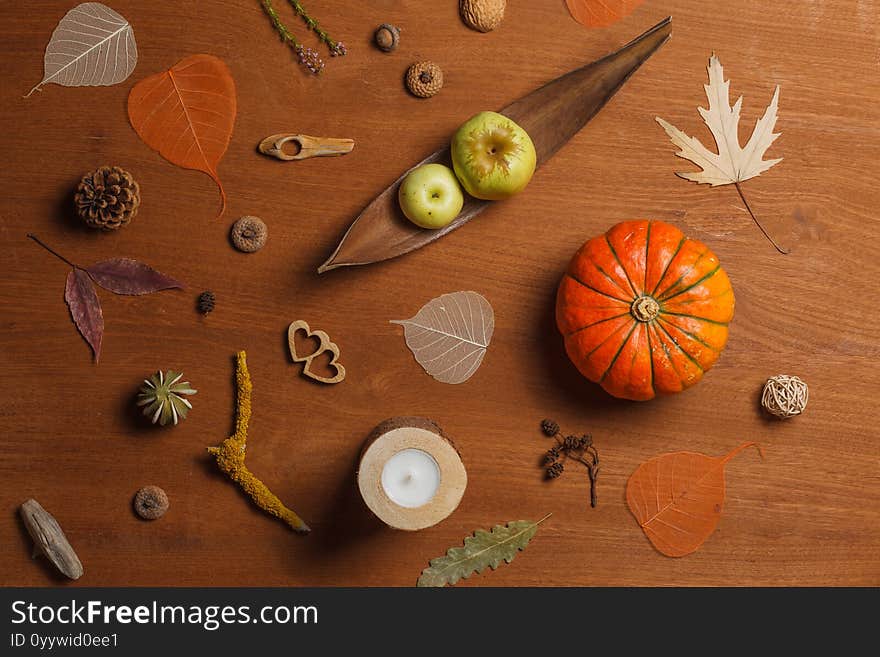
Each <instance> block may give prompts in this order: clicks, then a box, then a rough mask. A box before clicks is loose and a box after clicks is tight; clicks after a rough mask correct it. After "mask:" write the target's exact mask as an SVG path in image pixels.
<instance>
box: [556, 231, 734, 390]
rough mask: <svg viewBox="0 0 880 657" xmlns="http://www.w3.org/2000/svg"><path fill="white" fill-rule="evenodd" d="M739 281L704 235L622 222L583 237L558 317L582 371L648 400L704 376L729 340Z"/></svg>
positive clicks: (558, 306)
mask: <svg viewBox="0 0 880 657" xmlns="http://www.w3.org/2000/svg"><path fill="white" fill-rule="evenodd" d="M733 306H734V299H733V289H732V288H731V286H730V279H729V278H728V277H727V274H726V273H725V272H724V270H723V269H722V268H721V265H720V264H719V263H718V258H717V257H716V256H715V254H714V253H712V251H710V250H709V248H708V247H706V245H705V244H703V243H702V242H699V241H697V240H692V239H689V238H687V237H685V236H684V234H683V233H682V232H681V231H680V230H679V229H678V228H676V227H675V226H671V225H670V224H667V223H664V222H662V221H647V220H637V221H625V222H623V223H620V224H617V225H616V226H614V227H612V228H611V229H610V230H609V231H608V232H607V233H605V234H604V235H600V236H599V237H595V238H593V239H591V240H590V241H589V242H587V243H586V244H584V245H583V246H582V247H581V248H580V250H578V252H577V253H576V254H575V255H574V258H572V260H571V264H569V266H568V270H567V271H566V273H565V276H564V277H563V279H562V282H561V283H560V284H559V291H558V294H557V297H556V324H557V326H558V327H559V330H560V332H561V333H562V335H563V336H564V337H565V350H566V351H567V352H568V357H569V358H570V359H571V361H572V362H573V363H574V364H575V366H577V368H578V369H579V370H580V372H581V374H583V375H584V376H585V377H587V378H588V379H590V380H591V381H595V382H596V383H599V384H600V385H601V386H602V387H603V388H605V390H606V391H608V392H609V393H610V394H612V395H614V396H615V397H622V398H624V399H634V400H638V401H641V400H646V399H652V398H653V397H654V396H655V395H657V394H669V393H674V392H681V391H682V390H684V389H685V388H689V387H690V386H692V385H694V384H695V383H696V382H697V381H699V380H700V379H701V378H702V376H703V373H704V372H705V371H707V370H708V369H709V368H710V367H712V365H714V364H715V361H716V360H717V359H718V356H719V355H720V354H721V350H722V349H723V348H724V343H725V342H727V325H728V324H729V323H730V321H731V320H732V319H733Z"/></svg>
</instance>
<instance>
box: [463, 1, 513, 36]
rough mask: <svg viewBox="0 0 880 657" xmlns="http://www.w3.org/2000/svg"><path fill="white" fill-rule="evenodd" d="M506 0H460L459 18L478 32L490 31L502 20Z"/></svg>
mask: <svg viewBox="0 0 880 657" xmlns="http://www.w3.org/2000/svg"><path fill="white" fill-rule="evenodd" d="M506 8H507V0H460V2H459V3H458V9H459V13H461V20H463V21H464V23H465V25H467V26H468V27H469V28H471V29H473V30H477V31H478V32H491V31H492V30H494V29H495V28H496V27H498V26H499V25H501V21H502V20H504V10H505V9H506Z"/></svg>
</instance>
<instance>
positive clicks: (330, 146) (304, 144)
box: [257, 132, 354, 162]
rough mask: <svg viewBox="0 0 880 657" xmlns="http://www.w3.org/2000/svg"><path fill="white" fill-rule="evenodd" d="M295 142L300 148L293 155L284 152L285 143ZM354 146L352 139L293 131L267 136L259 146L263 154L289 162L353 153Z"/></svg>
mask: <svg viewBox="0 0 880 657" xmlns="http://www.w3.org/2000/svg"><path fill="white" fill-rule="evenodd" d="M287 142H293V143H294V144H296V145H297V147H298V148H299V150H298V151H297V152H296V153H295V154H293V155H291V154H289V153H285V152H284V144H286V143H287ZM353 148H354V140H352V139H335V138H333V137H310V136H309V135H297V134H294V133H291V132H282V133H280V134H277V135H272V136H271V137H266V138H265V139H264V140H263V141H261V142H260V145H259V146H258V147H257V150H259V151H260V152H261V153H262V154H263V155H269V156H270V157H275V158H278V159H279V160H284V161H285V162H289V161H291V160H307V159H308V158H310V157H335V156H337V155H345V154H346V153H351V151H352V149H353Z"/></svg>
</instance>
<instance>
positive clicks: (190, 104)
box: [128, 55, 236, 214]
mask: <svg viewBox="0 0 880 657" xmlns="http://www.w3.org/2000/svg"><path fill="white" fill-rule="evenodd" d="M235 112H236V99H235V82H234V81H233V79H232V74H231V73H230V72H229V68H227V66H226V64H224V63H223V61H222V60H221V59H218V58H217V57H214V56H212V55H192V56H191V57H187V58H185V59H182V60H181V61H179V62H178V63H177V64H175V65H174V66H172V67H171V68H170V69H168V70H167V71H163V72H161V73H157V74H155V75H151V76H150V77H148V78H145V79H143V80H141V81H140V82H138V83H137V84H136V85H135V86H134V88H133V89H132V90H131V93H130V94H129V96H128V118H129V121H131V125H132V127H133V128H134V129H135V132H137V133H138V135H139V136H140V138H141V139H143V140H144V143H146V144H147V146H149V147H150V148H152V149H154V150H157V151H159V154H160V155H161V156H162V157H164V158H165V159H166V160H168V161H169V162H171V163H172V164H176V165H178V166H181V167H183V168H185V169H196V170H197V171H204V172H205V173H207V174H208V175H209V176H211V178H213V179H214V182H216V183H217V186H218V187H219V188H220V197H221V200H222V203H223V206H222V209H221V210H220V213H221V214H222V213H223V210H225V209H226V193H225V192H224V191H223V185H222V184H221V183H220V178H219V177H218V175H217V166H218V165H219V164H220V160H221V159H222V158H223V155H224V153H226V148H227V147H228V146H229V140H230V138H231V137H232V127H233V124H234V123H235Z"/></svg>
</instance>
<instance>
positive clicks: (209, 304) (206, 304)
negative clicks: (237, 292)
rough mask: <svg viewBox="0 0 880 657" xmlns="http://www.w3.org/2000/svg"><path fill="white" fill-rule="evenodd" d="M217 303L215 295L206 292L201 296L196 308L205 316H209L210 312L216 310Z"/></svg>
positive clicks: (208, 291)
mask: <svg viewBox="0 0 880 657" xmlns="http://www.w3.org/2000/svg"><path fill="white" fill-rule="evenodd" d="M216 302H217V297H215V296H214V293H213V292H211V291H210V290H205V291H204V292H202V293H201V294H200V295H199V299H198V302H197V303H196V307H197V308H198V309H199V312H200V313H202V314H203V315H207V314H208V313H209V312H211V311H212V310H214V304H215V303H216Z"/></svg>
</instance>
